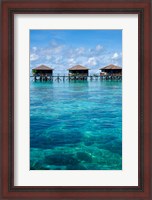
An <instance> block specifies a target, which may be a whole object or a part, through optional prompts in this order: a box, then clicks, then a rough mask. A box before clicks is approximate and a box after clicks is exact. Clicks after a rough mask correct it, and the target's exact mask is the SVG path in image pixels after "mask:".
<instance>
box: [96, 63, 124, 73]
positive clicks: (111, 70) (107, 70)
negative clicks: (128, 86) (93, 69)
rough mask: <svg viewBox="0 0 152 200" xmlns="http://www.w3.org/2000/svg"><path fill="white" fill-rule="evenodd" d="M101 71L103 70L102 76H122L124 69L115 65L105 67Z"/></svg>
mask: <svg viewBox="0 0 152 200" xmlns="http://www.w3.org/2000/svg"><path fill="white" fill-rule="evenodd" d="M100 70H101V73H100V75H102V74H106V75H122V68H121V67H119V66H116V65H113V64H111V65H108V66H105V67H103V68H101V69H100Z"/></svg>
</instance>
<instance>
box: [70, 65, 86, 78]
mask: <svg viewBox="0 0 152 200" xmlns="http://www.w3.org/2000/svg"><path fill="white" fill-rule="evenodd" d="M68 70H69V76H88V75H89V69H88V68H87V67H84V66H82V65H76V66H74V67H71V68H69V69H68Z"/></svg>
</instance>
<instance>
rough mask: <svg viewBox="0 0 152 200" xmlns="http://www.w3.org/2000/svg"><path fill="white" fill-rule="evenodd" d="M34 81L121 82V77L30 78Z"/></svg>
mask: <svg viewBox="0 0 152 200" xmlns="http://www.w3.org/2000/svg"><path fill="white" fill-rule="evenodd" d="M30 77H33V80H34V81H58V82H60V81H72V80H75V81H76V80H122V76H121V75H112V76H111V75H103V76H30Z"/></svg>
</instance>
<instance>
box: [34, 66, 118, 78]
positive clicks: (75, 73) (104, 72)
mask: <svg viewBox="0 0 152 200" xmlns="http://www.w3.org/2000/svg"><path fill="white" fill-rule="evenodd" d="M53 70H54V69H52V68H50V67H48V66H45V65H40V66H38V67H36V68H33V69H32V74H33V76H32V77H34V80H35V81H36V80H40V81H47V80H50V81H53V80H57V81H60V80H63V81H65V80H69V81H70V80H87V79H88V78H90V80H93V79H96V80H97V79H99V78H100V79H105V80H121V79H122V68H121V67H119V66H116V65H113V64H111V65H108V66H105V67H103V68H101V69H99V70H101V71H100V74H99V75H96V74H95V75H89V70H90V69H89V68H87V67H84V66H82V65H76V66H73V67H71V68H69V69H68V70H69V73H68V75H67V76H65V75H64V76H60V75H57V76H54V75H53Z"/></svg>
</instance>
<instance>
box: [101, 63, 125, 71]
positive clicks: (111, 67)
mask: <svg viewBox="0 0 152 200" xmlns="http://www.w3.org/2000/svg"><path fill="white" fill-rule="evenodd" d="M102 69H122V68H121V67H119V66H116V65H113V64H111V65H108V66H105V67H103V68H101V69H100V70H102Z"/></svg>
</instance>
